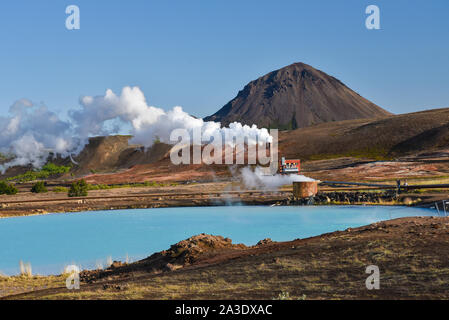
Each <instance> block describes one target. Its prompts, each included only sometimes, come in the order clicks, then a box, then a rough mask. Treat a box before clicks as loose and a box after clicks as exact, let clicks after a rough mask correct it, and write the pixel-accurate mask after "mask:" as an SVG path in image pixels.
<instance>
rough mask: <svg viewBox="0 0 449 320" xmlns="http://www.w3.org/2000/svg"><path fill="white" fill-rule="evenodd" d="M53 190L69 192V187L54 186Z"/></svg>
mask: <svg viewBox="0 0 449 320" xmlns="http://www.w3.org/2000/svg"><path fill="white" fill-rule="evenodd" d="M52 191H53V192H58V193H59V192H64V193H66V192H69V188H66V187H54V188H53V190H52Z"/></svg>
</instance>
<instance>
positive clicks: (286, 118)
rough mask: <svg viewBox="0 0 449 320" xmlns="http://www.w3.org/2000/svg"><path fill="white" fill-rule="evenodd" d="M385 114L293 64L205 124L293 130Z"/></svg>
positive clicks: (308, 68)
mask: <svg viewBox="0 0 449 320" xmlns="http://www.w3.org/2000/svg"><path fill="white" fill-rule="evenodd" d="M388 115H390V113H389V112H387V111H386V110H384V109H382V108H380V107H379V106H377V105H375V104H374V103H372V102H370V101H368V100H367V99H365V98H363V97H361V96H360V95H359V94H357V93H356V92H354V91H352V90H351V89H349V88H348V87H347V86H345V85H344V84H343V83H342V82H341V81H339V80H338V79H336V78H334V77H331V76H329V75H327V74H326V73H324V72H322V71H320V70H317V69H315V68H313V67H311V66H309V65H307V64H304V63H294V64H292V65H289V66H287V67H285V68H282V69H280V70H276V71H273V72H270V73H268V74H267V75H265V76H263V77H260V78H259V79H257V80H255V81H251V82H250V83H249V84H248V85H246V86H245V87H244V89H243V90H242V91H240V92H239V93H238V95H237V97H235V98H234V99H233V100H231V101H230V102H228V104H226V105H225V106H224V107H223V108H221V109H220V110H219V111H218V112H217V113H215V114H213V115H212V116H210V117H206V118H205V120H207V121H219V122H221V123H222V124H223V125H227V124H229V123H231V122H234V121H239V122H242V123H244V124H248V125H252V124H256V125H257V126H259V127H276V128H280V129H295V128H302V127H307V126H309V125H314V124H319V123H323V122H330V121H341V120H348V119H363V118H377V117H385V116H388Z"/></svg>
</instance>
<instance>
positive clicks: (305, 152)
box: [279, 108, 449, 160]
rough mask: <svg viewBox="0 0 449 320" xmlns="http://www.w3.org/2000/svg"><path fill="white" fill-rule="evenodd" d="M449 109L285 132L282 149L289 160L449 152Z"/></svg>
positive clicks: (282, 133)
mask: <svg viewBox="0 0 449 320" xmlns="http://www.w3.org/2000/svg"><path fill="white" fill-rule="evenodd" d="M448 127H449V108H445V109H434V110H428V111H422V112H415V113H407V114H401V115H396V116H391V117H388V118H383V119H361V120H347V121H340V122H333V123H324V124H320V125H316V126H311V127H307V128H301V129H297V130H292V131H286V132H281V134H280V141H279V148H280V152H281V154H283V155H285V156H287V157H289V158H300V159H310V160H318V159H326V158H335V157H338V156H353V157H367V158H372V159H383V158H396V157H401V156H406V155H411V154H422V153H426V152H436V151H439V150H444V149H449V128H448Z"/></svg>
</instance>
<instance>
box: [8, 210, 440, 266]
mask: <svg viewBox="0 0 449 320" xmlns="http://www.w3.org/2000/svg"><path fill="white" fill-rule="evenodd" d="M434 214H435V211H432V210H429V209H418V208H407V207H379V206H366V207H362V206H338V207H335V206H332V207H331V206H329V207H327V206H316V207H307V206H300V207H296V206H287V207H265V206H263V207H262V206H257V207H254V206H252V207H251V206H228V207H191V208H160V209H133V210H117V211H96V212H80V213H66V214H48V215H41V216H29V217H17V218H6V219H0V271H1V272H2V273H5V274H8V275H11V274H17V273H18V272H19V261H20V260H23V261H24V262H30V263H31V265H32V267H33V273H38V274H58V273H60V272H61V271H62V270H63V268H64V266H66V265H69V264H77V265H80V266H81V267H82V268H89V269H90V268H94V267H95V266H96V265H98V264H103V265H104V264H105V263H106V259H107V257H109V256H110V257H112V259H113V260H122V261H123V260H124V259H125V256H127V255H128V256H129V258H130V259H131V260H134V261H135V260H138V259H141V258H144V257H147V256H149V255H150V254H152V253H154V252H157V251H161V250H164V249H167V248H169V247H170V245H171V244H174V243H176V242H178V241H181V240H183V239H186V238H188V237H191V236H193V235H196V234H200V233H208V234H214V235H222V236H224V237H229V238H231V239H232V240H233V242H234V243H244V244H246V245H254V244H256V243H257V242H258V241H259V240H261V239H264V238H271V239H273V240H274V241H287V240H293V239H296V238H305V237H310V236H315V235H319V234H322V233H326V232H332V231H336V230H344V229H346V228H349V227H351V228H353V227H359V226H362V225H366V224H370V223H374V222H377V221H381V220H388V219H391V218H399V217H406V216H430V215H434Z"/></svg>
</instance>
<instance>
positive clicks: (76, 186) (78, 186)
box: [68, 179, 88, 197]
mask: <svg viewBox="0 0 449 320" xmlns="http://www.w3.org/2000/svg"><path fill="white" fill-rule="evenodd" d="M87 189H88V185H87V183H86V181H84V179H81V180H79V181H75V182H74V183H72V185H71V186H70V190H69V193H68V196H69V197H86V196H87Z"/></svg>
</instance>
